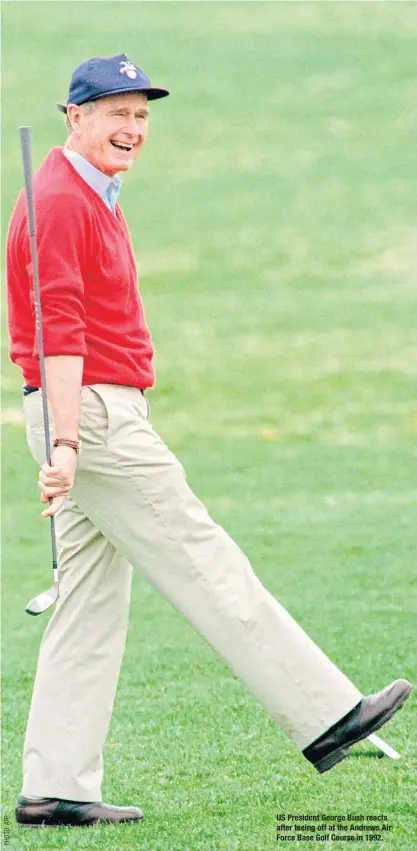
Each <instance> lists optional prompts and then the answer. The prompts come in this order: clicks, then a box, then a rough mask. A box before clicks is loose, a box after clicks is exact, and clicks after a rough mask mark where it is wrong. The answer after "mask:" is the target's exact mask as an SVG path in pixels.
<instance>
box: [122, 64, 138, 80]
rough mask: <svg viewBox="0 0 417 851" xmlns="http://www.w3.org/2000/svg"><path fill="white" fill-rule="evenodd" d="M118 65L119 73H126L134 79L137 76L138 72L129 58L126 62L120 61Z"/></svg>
mask: <svg viewBox="0 0 417 851" xmlns="http://www.w3.org/2000/svg"><path fill="white" fill-rule="evenodd" d="M119 65H120V66H121V67H120V73H121V74H127V76H128V77H130V79H131V80H136V77H137V76H138V72H137V71H136V68H135V66H134V64H133V62H129V60H128V61H127V62H120V63H119Z"/></svg>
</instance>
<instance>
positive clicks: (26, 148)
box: [19, 127, 58, 582]
mask: <svg viewBox="0 0 417 851" xmlns="http://www.w3.org/2000/svg"><path fill="white" fill-rule="evenodd" d="M19 132H20V143H21V146H22V159H23V174H24V178H25V186H26V198H27V207H28V228H29V236H30V250H31V255H32V269H33V283H34V288H35V314H36V332H37V335H38V348H39V360H40V368H41V384H42V403H43V421H44V428H45V448H46V460H47V462H48V464H49V466H51V443H50V439H49V416H48V397H47V392H46V371H45V357H44V351H43V334H42V314H41V297H40V289H39V271H38V252H37V247H36V219H35V205H34V202H33V192H32V157H31V147H30V127H20V128H19ZM51 502H52V497H49V504H51ZM51 537H52V569H53V574H54V582H57V581H58V563H57V547H56V537H55V518H54V516H53V515H52V516H51Z"/></svg>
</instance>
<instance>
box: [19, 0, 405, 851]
mask: <svg viewBox="0 0 417 851" xmlns="http://www.w3.org/2000/svg"><path fill="white" fill-rule="evenodd" d="M2 12H3V62H2V66H3V137H2V149H3V151H2V152H3V206H2V212H3V237H5V233H6V227H7V222H8V219H9V217H10V214H11V210H12V208H13V204H14V201H15V198H16V195H17V193H18V191H19V189H20V187H21V185H22V174H21V159H20V149H19V139H18V126H19V125H21V124H30V125H31V126H32V128H33V131H32V132H33V163H34V167H35V168H36V167H37V166H38V165H39V164H40V162H41V161H42V159H43V157H44V156H45V154H46V153H47V151H48V150H49V148H50V147H51V146H52V145H55V144H63V142H64V139H65V132H64V126H63V121H62V116H60V114H59V113H58V111H57V110H56V108H55V103H56V102H57V101H61V102H62V99H64V100H66V96H67V90H68V83H69V79H70V76H71V72H72V69H73V67H74V66H75V65H76V64H78V63H79V62H82V61H84V60H85V59H86V58H88V57H90V56H93V55H110V54H114V53H119V52H125V53H127V55H128V56H129V58H131V59H132V60H133V61H134V62H136V63H137V64H139V65H140V66H142V67H144V68H145V70H146V71H147V72H148V73H149V75H150V76H151V79H152V82H153V83H154V84H155V85H161V86H166V87H167V88H169V89H170V90H171V92H172V96H171V97H170V98H168V99H167V100H166V101H160V102H159V103H155V104H154V105H152V108H151V125H150V138H149V141H148V144H147V147H146V148H145V150H144V152H143V154H141V156H140V158H139V160H138V161H137V163H136V166H135V168H134V170H133V171H132V172H131V173H130V174H128V175H126V176H125V179H124V186H123V189H122V195H121V205H122V208H123V210H124V212H125V215H126V217H127V220H128V223H129V226H130V230H131V235H132V239H133V243H134V247H135V252H136V255H137V259H138V264H139V268H140V273H141V282H140V288H141V293H142V296H143V300H144V305H145V311H146V317H147V321H148V324H149V326H150V328H151V331H152V336H153V341H154V344H155V347H156V359H155V366H156V372H157V383H156V386H155V388H154V389H153V390H152V391H150V392H149V393H148V399H149V400H150V404H151V422H152V424H153V426H154V428H155V429H156V431H157V432H158V433H159V434H160V435H161V437H162V438H163V439H164V440H165V442H166V443H167V444H168V445H169V447H170V448H171V449H172V450H173V451H174V452H175V454H176V455H177V456H178V457H179V459H180V460H181V463H182V464H183V466H184V468H185V470H186V473H187V478H188V481H189V483H190V485H191V487H192V488H193V489H194V491H195V492H196V493H197V495H198V496H199V498H200V499H201V500H202V501H203V502H204V504H205V505H206V506H207V509H208V510H209V512H210V514H211V515H212V517H213V518H214V519H215V520H216V521H217V522H219V523H220V524H221V525H223V526H224V528H225V529H226V530H227V531H228V532H229V533H230V535H231V536H232V537H233V538H234V540H235V541H236V542H237V543H238V544H239V546H240V547H241V548H242V549H243V550H244V552H245V553H246V554H247V555H248V557H249V558H250V560H251V563H252V565H253V567H254V569H255V571H256V573H257V574H258V575H259V577H260V578H261V580H262V582H263V583H264V584H265V585H266V587H267V588H268V589H269V591H271V593H272V594H274V595H275V596H276V597H277V598H278V599H279V600H280V602H281V603H282V604H283V605H284V606H286V607H287V608H288V610H289V611H290V612H291V614H292V615H293V616H294V617H295V618H296V619H297V620H298V621H299V622H300V623H301V624H302V626H303V627H304V628H305V629H306V630H307V632H308V633H309V634H310V635H311V636H312V638H313V639H314V640H315V641H317V643H318V644H319V645H320V647H321V648H322V649H323V650H324V651H325V652H326V653H327V654H328V655H329V656H330V657H331V658H332V659H333V660H334V661H335V662H336V663H337V664H338V665H339V666H340V667H341V668H342V669H343V670H344V671H345V673H346V674H347V675H348V676H349V677H350V678H351V679H352V680H353V682H355V684H356V685H357V686H358V687H359V688H360V689H361V690H362V692H363V693H365V694H368V693H371V692H374V691H379V690H380V689H381V688H383V687H384V686H385V685H387V684H388V683H389V682H390V681H391V680H393V679H395V678H397V677H406V678H408V679H410V680H411V681H416V679H417V678H416V674H415V656H416V653H415V650H416V640H415V639H416V610H417V606H416V543H415V536H416V525H417V523H416V519H417V510H416V497H417V479H416V468H417V455H416V449H415V437H416V425H417V416H416V372H417V367H416V364H417V335H416V318H417V316H416V287H415V283H416V231H415V221H416V194H415V190H416V185H415V119H416V115H415V70H416V63H415V35H416V29H417V9H416V6H415V4H414V3H408V2H404V3H391V2H382V3H379V2H376V3H365V2H364V3H338V2H334V3H310V2H306V3H304V2H300V3H292V2H288V3H280V2H274V3H262V2H260V3H257V2H244V3H241V2H207V3H199V2H181V3H178V2H177V3H165V2H144V3H142V2H129V3H127V2H126V3H118V2H113V3H110V2H103V3H101V2H82V3H81V2H77V3H73V2H71V3H68V2H54V3H50V2H45V3H38V2H12V3H7V4H3V9H2ZM2 321H3V362H2V377H3V388H2V417H3V422H4V423H5V424H4V425H3V487H2V495H3V547H2V554H3V558H2V563H3V629H2V637H3V698H4V702H3V804H4V809H3V814H4V815H5V816H6V818H8V819H9V823H10V826H11V834H12V835H11V839H10V842H9V847H10V848H13V849H16V851H17V849H19V851H21V849H22V851H23V849H29V848H31V849H65V850H66V849H103V851H104V849H106V851H116V850H117V849H120V850H121V849H124V851H127V849H129V851H131V849H132V851H133V849H139V848H140V849H143V851H266V849H273V848H276V847H282V845H284V847H286V846H287V845H288V842H285V843H283V842H282V841H278V842H277V840H276V815H277V813H284V814H289V813H290V814H305V813H310V814H317V813H320V814H326V815H330V814H334V815H347V814H348V813H349V814H357V815H360V814H363V815H364V816H367V815H371V814H372V815H379V814H382V815H386V816H387V818H388V823H389V825H390V826H391V828H392V829H391V831H386V832H384V833H382V834H381V836H382V839H381V840H379V839H376V840H375V841H372V842H366V840H364V841H363V843H362V845H363V847H365V849H367V851H368V849H369V851H382V849H383V851H388V849H395V850H396V851H397V849H398V851H415V848H416V845H417V811H416V804H415V792H416V782H417V771H416V765H415V761H413V758H414V757H413V755H415V743H416V732H417V731H416V711H415V710H416V696H415V695H413V696H412V697H411V699H410V700H409V701H408V702H407V704H406V707H405V709H404V710H403V711H402V712H401V713H399V714H398V715H397V716H396V717H395V718H394V719H393V721H392V722H391V723H390V724H389V725H388V726H387V727H386V728H385V729H384V731H383V733H382V736H383V738H385V739H386V740H387V741H388V742H389V743H390V744H391V745H392V746H393V747H394V748H396V749H397V750H398V751H399V752H400V753H401V760H399V761H392V760H388V759H386V758H384V759H377V758H376V751H375V750H374V749H373V748H372V746H370V745H366V744H361V745H359V746H357V747H355V748H354V749H353V751H352V754H351V756H350V757H349V758H348V759H347V760H345V761H344V762H343V763H342V764H341V765H339V766H338V767H336V768H335V769H334V770H333V771H331V772H329V773H328V774H325V775H323V776H322V777H320V776H319V775H318V774H317V773H316V772H315V771H314V770H313V768H312V767H311V766H310V765H309V764H308V763H307V762H306V761H305V760H304V759H303V757H302V756H301V755H300V754H299V753H298V752H297V750H296V748H295V746H294V745H293V744H292V743H291V742H290V741H289V740H288V739H287V738H286V737H285V735H284V734H283V733H282V732H281V731H280V729H279V728H278V727H277V725H276V723H275V722H274V721H273V720H272V719H271V718H270V717H269V716H268V715H267V714H266V712H265V711H264V709H263V708H262V707H261V706H260V705H259V704H258V703H257V702H256V701H255V699H254V698H253V697H252V696H251V695H250V694H249V693H248V692H247V691H246V690H245V688H244V687H243V686H242V685H241V683H240V682H239V681H238V680H237V678H236V677H234V676H233V675H232V673H231V672H230V671H229V670H228V669H227V668H226V667H225V666H224V664H223V663H222V662H221V661H220V659H219V658H218V657H217V656H216V655H215V654H214V652H213V651H212V650H211V649H210V648H209V647H208V646H207V645H206V644H205V643H204V642H203V640H202V639H201V638H200V637H199V636H198V635H197V634H196V633H195V632H194V631H193V630H192V628H191V627H190V626H189V625H188V624H187V623H186V622H185V621H184V620H183V618H182V617H181V616H180V615H179V614H177V612H176V611H174V610H173V609H172V608H171V607H170V606H169V604H168V603H167V602H166V601H165V600H163V599H161V598H160V597H159V596H158V595H157V594H156V592H155V591H154V590H153V589H152V588H150V587H149V586H148V585H147V584H146V583H145V581H144V580H143V579H142V577H141V576H139V575H135V577H134V586H133V599H132V608H131V620H130V627H129V635H128V644H127V649H126V655H125V659H124V664H123V668H122V672H121V676H120V680H119V688H118V693H117V697H116V701H115V706H114V714H113V718H112V723H111V728H110V733H109V736H108V739H107V742H106V746H105V752H104V759H105V782H104V788H103V798H104V800H106V801H109V802H111V803H118V804H122V805H127V804H137V805H139V806H141V807H142V808H143V810H144V814H145V820H144V822H143V824H141V825H137V826H129V825H122V826H119V827H117V828H112V827H100V828H97V829H91V830H81V829H78V830H77V829H73V830H68V829H65V828H62V829H59V830H54V831H52V830H49V831H30V832H26V831H23V830H19V831H18V830H17V829H16V828H15V825H14V804H15V799H16V797H17V795H18V793H19V791H20V788H21V752H22V747H23V740H24V733H25V726H26V720H27V714H28V710H29V704H30V698H31V692H32V684H33V679H34V674H35V670H36V661H37V655H38V649H39V643H40V640H41V637H42V634H43V631H44V629H45V626H46V623H47V620H48V615H45V616H43V617H41V618H39V619H35V618H29V617H28V616H27V615H26V614H25V612H24V607H25V605H26V603H27V601H28V600H29V599H31V597H32V596H33V595H34V594H36V593H37V592H39V591H41V590H43V589H44V588H47V587H48V586H49V585H50V582H51V555H50V532H49V521H42V520H41V519H40V511H41V505H40V502H39V491H38V487H37V477H38V471H39V468H38V465H37V464H36V463H35V462H34V461H33V459H32V457H31V456H30V453H29V450H28V448H27V445H26V438H25V428H24V423H23V422H22V421H21V414H20V412H21V375H20V370H19V369H17V368H16V367H14V366H13V365H12V364H10V363H9V361H8V357H7V343H8V341H7V335H6V332H5V327H6V325H5V317H4V316H3V320H2ZM47 734H48V731H47V730H45V735H47ZM3 827H4V823H3ZM370 832H371V833H372V834H380V830H371V831H370ZM341 844H342V845H343V846H345V845H346V842H345V843H341V842H339V841H336V840H332V839H331V838H329V839H328V840H323V841H320V842H318V841H316V840H315V839H314V840H312V841H310V840H307V841H303V842H300V843H298V842H291V843H290V846H292V847H293V848H296V849H299V848H304V849H317V848H323V849H329V848H339V847H340V845H341ZM348 844H349V847H350V846H351V843H350V842H349V843H348Z"/></svg>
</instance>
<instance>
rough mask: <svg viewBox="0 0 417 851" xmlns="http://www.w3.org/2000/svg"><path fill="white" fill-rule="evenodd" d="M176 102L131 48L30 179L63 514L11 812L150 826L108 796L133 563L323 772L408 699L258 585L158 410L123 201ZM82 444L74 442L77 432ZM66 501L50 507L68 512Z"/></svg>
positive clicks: (25, 367) (34, 441)
mask: <svg viewBox="0 0 417 851" xmlns="http://www.w3.org/2000/svg"><path fill="white" fill-rule="evenodd" d="M166 95H168V92H167V91H166V90H165V89H156V88H153V87H152V86H151V82H150V80H149V78H148V77H147V75H146V74H145V73H144V72H143V71H142V70H141V69H140V68H138V67H137V66H136V65H134V64H133V63H132V62H130V61H129V59H128V58H127V57H126V56H125V55H124V54H120V55H117V56H112V57H105V58H103V57H95V58H93V59H90V60H88V61H86V62H84V63H82V64H81V65H80V66H78V67H77V68H76V69H75V71H74V73H73V77H72V81H71V86H70V90H69V96H68V101H67V105H66V106H61V105H60V106H59V109H60V110H62V111H63V112H65V113H66V116H67V118H66V120H67V126H68V130H69V136H68V140H67V142H66V145H65V147H64V148H62V147H54V148H52V150H51V151H50V152H49V154H48V155H47V157H46V159H45V160H44V162H43V163H42V165H41V166H40V168H39V170H38V171H37V173H36V175H35V177H34V194H35V201H36V214H37V224H38V247H39V273H40V286H41V296H42V310H43V334H44V350H45V356H46V375H47V391H48V402H49V406H50V423H51V437H52V440H53V445H54V450H53V455H52V466H51V467H48V465H47V464H46V463H45V448H44V447H45V443H44V426H43V413H42V387H41V377H40V369H39V352H38V347H37V340H36V333H35V320H34V316H33V309H32V304H33V298H32V267H31V262H30V248H29V240H28V233H27V218H26V215H27V213H26V200H25V196H24V194H23V193H22V194H21V195H20V197H19V200H18V202H17V204H16V207H15V210H14V212H13V216H12V220H11V223H10V228H9V234H8V244H7V270H8V308H9V310H8V319H9V330H10V338H11V345H10V356H11V359H12V361H13V362H14V363H16V364H17V365H18V366H20V368H21V369H22V373H23V380H24V388H23V393H24V397H23V400H24V410H25V416H26V422H27V439H28V444H29V448H30V451H31V453H32V455H33V457H34V458H35V459H36V460H37V462H38V463H39V464H40V466H41V472H40V476H39V484H40V488H41V499H42V501H43V502H45V503H47V502H48V499H49V498H50V497H53V501H52V502H51V503H50V505H49V506H48V507H47V508H46V509H45V510H44V511H43V513H42V516H43V517H48V516H50V515H51V514H54V515H55V514H56V527H57V540H58V549H59V572H60V597H59V600H58V603H57V605H56V608H55V611H54V614H53V616H52V618H51V620H50V621H49V623H48V626H47V628H46V631H45V634H44V637H43V640H42V643H41V648H40V653H39V661H38V668H37V672H36V680H35V684H34V690H33V696H32V703H31V708H30V714H29V719H28V726H27V732H26V739H25V745H24V754H23V789H22V794H21V795H20V796H19V798H18V802H17V808H16V819H17V822H18V823H19V824H21V825H27V826H32V827H38V826H40V825H44V826H45V827H49V826H55V825H59V824H66V825H90V824H96V823H102V822H126V821H140V820H141V819H142V812H141V810H140V809H138V808H137V807H134V806H132V807H118V806H112V805H109V804H106V803H103V802H102V796H101V785H102V776H103V760H102V749H103V745H104V741H105V737H106V734H107V730H108V726H109V722H110V718H111V712H112V706H113V700H114V696H115V692H116V687H117V681H118V676H119V671H120V666H121V662H122V657H123V652H124V647H125V637H126V630H127V622H128V611H129V602H130V589H131V575H132V566H133V567H135V568H136V569H137V570H139V571H141V573H142V574H143V575H144V576H145V577H146V578H147V579H148V581H149V582H150V583H151V584H152V585H153V586H154V587H155V588H157V589H158V591H159V592H160V593H161V594H163V596H164V597H165V598H166V599H167V600H168V601H169V602H170V603H171V604H172V605H173V606H175V608H176V609H177V610H178V611H179V612H181V613H182V615H183V616H184V617H185V618H187V620H188V621H189V622H190V623H191V624H192V625H193V626H194V628H195V629H196V630H197V631H198V632H199V634H200V635H201V636H202V637H203V638H204V639H205V640H206V641H207V642H208V643H209V644H210V645H211V647H212V648H213V649H214V650H215V651H216V652H217V653H218V654H219V656H220V657H221V658H222V659H223V660H224V662H225V663H226V664H227V665H229V667H230V668H231V669H232V671H233V672H234V673H235V674H236V675H237V676H238V677H239V678H240V679H241V681H242V682H243V683H244V684H245V686H246V687H247V688H248V689H249V690H250V691H251V692H252V694H253V695H255V696H256V697H257V699H258V700H259V701H260V703H261V704H262V705H263V706H264V708H265V710H266V711H267V712H269V713H270V715H271V716H272V717H273V718H274V719H275V720H276V721H277V723H278V724H279V725H280V726H281V728H282V729H283V730H284V731H285V733H286V734H287V735H288V736H289V738H290V739H291V740H292V741H293V742H294V744H295V746H296V747H297V748H298V749H299V750H300V751H302V753H303V755H304V756H305V758H306V759H307V760H309V761H310V762H311V763H312V764H313V766H314V767H315V768H316V769H317V771H319V772H320V773H322V772H324V771H326V770H328V769H330V768H332V767H333V766H334V765H335V764H336V763H338V762H340V761H341V760H342V759H343V758H344V757H345V756H346V753H347V750H348V748H349V746H350V745H352V744H353V743H355V742H358V741H359V740H360V739H363V738H365V737H366V736H368V735H369V734H370V733H371V732H373V731H374V730H377V729H378V728H380V727H381V726H382V725H383V724H384V723H385V722H386V721H388V719H389V718H391V716H392V715H393V714H394V713H395V712H396V710H397V709H399V708H400V707H401V706H402V704H403V703H404V701H405V700H406V698H407V697H408V695H409V693H410V691H411V686H410V684H409V683H408V682H407V681H406V680H396V681H395V682H394V683H392V684H391V685H390V686H388V687H386V688H385V689H384V690H383V691H381V692H379V693H378V694H376V695H371V696H368V697H363V696H362V694H361V692H360V691H359V690H358V689H357V688H356V687H355V686H354V685H353V684H352V683H351V682H350V681H349V680H348V678H347V677H346V676H345V675H344V674H343V673H342V672H341V671H340V670H339V669H338V668H337V667H336V666H335V665H334V664H333V663H332V662H331V661H330V660H329V659H328V658H327V656H325V654H324V653H323V652H322V651H321V650H320V649H319V648H318V647H317V646H316V645H315V644H314V643H313V641H311V639H310V638H309V637H308V636H307V635H306V633H305V632H304V631H303V630H302V629H301V627H300V626H298V625H297V623H296V622H295V621H294V620H293V618H292V617H291V616H290V615H289V614H288V612H286V611H285V609H284V608H283V607H282V606H281V605H280V604H279V603H278V602H277V601H276V600H275V599H274V598H273V597H272V596H271V594H270V593H269V592H268V591H267V590H266V589H265V588H264V587H263V585H262V584H261V583H260V581H259V580H258V578H257V577H256V575H255V574H254V572H253V570H252V567H251V565H250V564H249V561H248V559H247V558H246V556H245V555H244V554H243V553H242V551H241V550H240V549H239V547H238V546H237V545H236V544H235V542H234V541H233V540H232V539H231V538H230V537H229V535H228V534H227V533H226V532H225V531H224V530H223V529H222V528H221V527H220V526H219V525H217V524H216V523H215V522H214V521H213V520H212V519H211V517H210V516H209V515H208V513H207V511H206V509H205V508H204V506H203V504H202V503H201V502H200V501H199V500H198V498H197V497H196V496H195V495H194V493H193V492H192V491H191V490H190V488H189V487H188V484H187V481H186V477H185V473H184V470H183V468H182V466H181V464H180V462H179V461H178V460H177V458H176V457H175V456H174V455H173V453H172V452H171V451H170V450H169V449H168V448H167V446H166V445H165V444H164V442H163V441H162V440H161V439H160V437H159V436H158V435H157V434H156V432H155V431H154V430H153V428H152V426H151V424H150V422H149V406H148V403H147V399H146V398H145V391H146V390H147V388H149V387H152V386H153V385H154V371H153V367H152V358H153V347H152V342H151V336H150V333H149V330H148V328H147V325H146V322H145V317H144V312H143V307H142V301H141V297H140V294H139V291H138V288H137V273H136V266H135V259H134V255H133V251H132V246H131V241H130V237H129V232H128V229H127V225H126V222H125V219H124V217H123V215H122V212H121V210H120V207H119V206H118V203H117V199H118V195H119V192H120V186H121V180H120V178H119V177H118V174H119V173H120V172H123V171H126V170H127V169H129V168H130V167H131V166H132V165H133V163H134V161H135V159H136V157H137V156H138V154H139V151H140V150H141V148H142V147H143V145H144V143H145V140H146V137H147V132H148V104H149V101H151V100H155V99H157V98H162V97H164V96H166ZM80 438H81V442H82V449H81V452H80V444H79V441H80ZM58 510H59V513H57V512H58Z"/></svg>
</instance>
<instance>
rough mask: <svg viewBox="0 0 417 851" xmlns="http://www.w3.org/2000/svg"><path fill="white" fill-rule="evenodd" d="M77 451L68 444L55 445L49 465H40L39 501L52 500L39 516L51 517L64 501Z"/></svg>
mask: <svg viewBox="0 0 417 851" xmlns="http://www.w3.org/2000/svg"><path fill="white" fill-rule="evenodd" d="M77 457H78V456H77V453H76V452H75V450H74V449H71V447H70V446H56V447H55V449H54V450H53V452H52V455H51V465H52V466H51V467H49V465H48V464H47V463H46V461H45V464H43V465H42V467H41V471H40V473H39V480H38V485H39V487H40V489H41V502H49V497H53V500H52V502H51V504H50V505H48V508H45V511H42V513H41V517H51V516H52V515H53V514H56V513H57V511H59V509H60V508H61V506H62V505H63V503H64V502H65V500H66V498H67V496H68V494H69V492H70V490H71V488H72V486H73V484H74V479H75V471H76V469H77Z"/></svg>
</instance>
